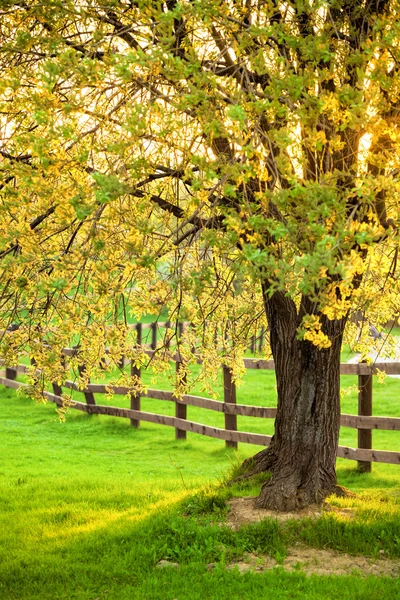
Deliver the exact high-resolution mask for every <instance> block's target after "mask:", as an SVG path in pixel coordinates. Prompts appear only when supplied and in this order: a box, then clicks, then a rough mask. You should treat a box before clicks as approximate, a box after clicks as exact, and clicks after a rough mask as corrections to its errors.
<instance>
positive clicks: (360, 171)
mask: <svg viewBox="0 0 400 600" xmlns="http://www.w3.org/2000/svg"><path fill="white" fill-rule="evenodd" d="M1 7H2V8H1V21H0V32H1V33H0V35H1V39H2V45H1V49H0V50H1V51H0V72H1V78H0V157H1V161H0V178H1V190H0V244H1V247H0V265H1V279H0V298H1V311H0V328H2V329H4V330H5V329H6V328H7V326H9V325H10V324H11V323H16V324H17V326H18V329H16V330H15V331H13V332H6V333H4V335H3V336H2V347H1V351H2V353H3V354H4V355H5V356H6V357H7V360H9V361H11V362H12V361H13V360H15V359H16V357H17V356H18V354H19V353H23V352H27V351H29V352H31V353H32V354H33V355H34V356H35V360H36V362H37V364H38V365H39V366H40V367H41V368H42V369H43V374H44V375H43V376H44V377H46V378H53V379H54V377H58V378H62V376H63V367H62V362H61V360H60V350H61V348H62V347H64V346H68V345H71V344H72V343H75V344H79V349H80V353H81V358H83V360H84V362H85V363H86V364H87V365H88V367H87V368H88V373H90V370H91V368H92V367H93V368H95V366H96V365H97V364H98V361H99V356H101V355H102V354H103V352H104V348H105V346H109V347H110V352H111V356H112V357H114V358H115V360H118V357H119V356H120V355H121V354H122V353H125V354H127V355H130V356H132V357H133V358H134V359H135V360H137V362H138V363H140V362H143V361H145V357H144V355H143V354H142V353H141V351H140V350H139V349H135V348H134V333H133V332H132V330H131V329H130V328H129V327H127V320H128V318H129V315H130V316H133V317H135V318H138V319H140V317H141V316H142V315H143V314H146V313H152V314H158V313H159V312H160V310H161V308H162V307H166V308H167V309H168V311H169V312H168V315H169V318H170V319H171V320H187V321H190V322H191V323H192V324H193V329H191V330H188V331H187V332H186V334H185V336H184V338H183V340H182V345H181V350H182V352H184V353H186V354H185V356H186V358H187V359H188V360H189V361H190V360H191V358H190V357H191V348H192V346H193V344H194V340H195V338H196V343H197V346H198V349H199V352H200V353H201V355H202V356H203V358H204V359H205V367H206V370H207V369H208V374H207V378H209V375H210V370H211V367H212V365H214V364H216V363H217V362H218V361H219V360H220V359H221V358H223V359H224V360H225V361H227V362H228V364H230V365H231V366H232V367H233V368H234V372H235V374H236V375H237V374H239V372H240V368H241V367H240V361H239V357H240V356H241V354H242V352H243V350H244V348H245V346H246V340H247V339H248V336H249V335H250V334H251V333H253V331H254V328H255V327H256V326H257V325H258V324H259V323H261V322H263V319H264V308H265V306H267V305H268V300H269V299H271V298H275V300H276V301H277V302H278V304H279V305H280V306H281V307H282V310H284V311H289V312H290V311H291V310H295V311H296V310H297V311H298V315H299V316H298V318H297V320H296V319H295V320H296V335H297V336H298V338H299V339H304V340H309V341H311V342H312V344H314V345H315V346H317V347H318V348H320V349H324V348H329V347H330V345H331V343H332V339H331V338H330V335H329V333H327V332H326V331H325V329H324V326H323V323H322V321H323V319H328V320H330V321H334V320H338V319H343V318H347V315H348V314H349V312H350V311H352V310H361V311H362V312H363V313H364V314H367V313H368V314H369V315H370V316H369V317H368V318H369V319H370V320H371V321H372V322H373V323H374V324H375V325H377V326H378V327H379V326H380V325H382V324H383V323H385V322H386V321H388V320H389V319H392V318H393V317H396V316H397V315H398V314H399V312H400V305H399V300H398V298H399V292H400V289H399V278H398V268H397V256H398V242H399V235H398V219H399V182H400V179H399V173H400V171H399V169H398V165H399V158H400V157H399V152H400V146H399V140H400V138H399V135H400V130H399V118H398V115H399V108H400V71H399V61H400V47H399V39H400V36H399V32H400V20H399V15H400V11H399V9H400V6H399V3H398V2H396V1H389V0H374V1H369V0H367V1H364V0H355V1H354V0H353V1H349V0H335V1H334V2H327V1H323V0H314V1H309V0H289V1H284V2H275V1H274V0H270V1H267V2H264V1H258V0H242V1H240V2H237V1H235V0H232V1H227V2H221V1H220V0H193V1H192V0H182V1H181V2H178V1H177V0H166V1H165V2H162V1H159V2H150V1H148V0H139V1H138V2H135V1H129V0H126V1H124V0H105V1H103V2H98V1H97V0H79V1H78V2H76V1H75V0H74V1H72V0H63V1H58V0H50V1H48V2H44V3H41V2H36V1H30V0H27V1H25V2H14V1H6V2H2V4H1ZM304 299H307V302H305V300H304ZM302 307H303V308H302ZM267 314H268V311H267ZM270 317H271V315H270ZM205 323H207V327H204V324H205ZM348 328H349V330H350V334H351V335H353V333H354V328H355V325H354V324H351V323H349V324H348ZM216 333H217V335H218V340H219V341H218V343H217V344H216V343H215V339H216V337H215V335H216ZM227 340H229V341H227ZM221 346H222V352H221V351H220V349H221ZM161 366H162V365H161V364H160V368H161Z"/></svg>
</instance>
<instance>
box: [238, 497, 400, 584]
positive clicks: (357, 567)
mask: <svg viewBox="0 0 400 600" xmlns="http://www.w3.org/2000/svg"><path fill="white" fill-rule="evenodd" d="M254 500H255V498H233V499H232V500H230V502H229V505H230V507H231V511H230V514H229V517H228V525H229V526H230V527H232V528H233V529H235V530H236V529H239V527H241V526H242V525H245V524H249V523H254V522H258V521H261V520H263V519H265V518H266V517H269V518H275V519H278V520H280V521H286V520H288V519H303V518H305V517H309V518H315V519H316V518H318V517H320V516H321V515H322V514H323V512H326V511H334V512H335V513H338V514H340V515H341V517H342V518H343V517H344V518H348V519H351V518H353V516H354V513H353V511H352V510H351V509H343V508H336V507H332V506H330V505H328V504H323V505H314V506H309V507H307V508H306V509H303V510H300V511H297V512H291V513H279V512H276V511H272V510H264V509H258V508H254ZM278 558H279V557H278ZM276 568H282V569H284V570H285V571H289V572H290V571H297V572H302V573H305V574H306V575H314V574H315V575H353V574H359V575H377V576H383V575H385V576H388V577H398V576H400V560H399V559H396V560H389V559H387V558H385V557H384V555H381V556H380V558H377V559H375V558H368V557H365V556H351V555H350V554H345V553H339V552H335V551H334V550H320V549H316V548H309V547H308V546H307V547H305V546H300V545H299V546H296V547H293V548H290V549H289V550H288V555H287V556H286V557H285V558H283V557H282V559H281V560H278V559H275V558H272V557H270V556H266V555H256V554H253V553H251V554H247V555H246V556H245V558H244V560H242V561H239V562H235V563H231V564H230V565H229V566H228V569H238V570H239V571H240V572H245V571H253V572H263V571H267V570H271V569H276Z"/></svg>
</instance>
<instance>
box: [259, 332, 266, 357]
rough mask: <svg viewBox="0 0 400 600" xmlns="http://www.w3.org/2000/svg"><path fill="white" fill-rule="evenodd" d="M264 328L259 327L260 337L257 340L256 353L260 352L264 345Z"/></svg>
mask: <svg viewBox="0 0 400 600" xmlns="http://www.w3.org/2000/svg"><path fill="white" fill-rule="evenodd" d="M264 335H265V327H261V331H260V335H259V338H258V351H259V352H261V351H262V349H263V345H264Z"/></svg>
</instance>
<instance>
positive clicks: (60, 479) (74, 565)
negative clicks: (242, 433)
mask: <svg viewBox="0 0 400 600" xmlns="http://www.w3.org/2000/svg"><path fill="white" fill-rule="evenodd" d="M146 377H150V376H149V375H146ZM160 383H161V384H160V385H159V387H165V386H164V385H162V382H160ZM354 383H356V379H355V378H352V377H346V378H343V385H344V386H345V387H346V386H349V385H352V384H354ZM165 385H167V382H165ZM399 386H400V382H399V381H398V380H396V379H388V380H386V383H385V384H384V385H378V384H375V390H374V392H375V395H374V401H375V404H374V408H375V413H376V414H382V415H383V414H387V415H394V416H395V415H397V416H399V413H400V410H399V408H398V406H399V405H398V401H397V397H398V392H399ZM221 389H222V387H221V382H219V385H218V387H217V388H216V391H217V392H221ZM199 391H200V390H197V392H199ZM0 394H1V395H0V403H1V419H0V449H1V457H2V460H1V464H0V485H1V493H0V503H1V511H0V599H1V600H3V599H4V600H8V599H10V600H16V599H18V600H33V599H34V600H39V599H40V600H47V599H48V600H50V599H51V600H58V599H79V600H97V599H101V600H120V599H121V600H125V599H128V598H129V599H144V600H145V599H149V600H152V599H158V598H159V599H160V600H161V599H162V600H168V599H170V600H173V599H174V598H177V599H179V600H186V599H190V600H192V599H194V600H195V599H199V600H200V599H201V600H202V599H204V598H210V599H211V598H216V599H220V598H221V599H225V598H226V599H229V600H233V599H243V600H247V599H252V598H254V599H257V600H258V599H260V598H266V599H267V598H268V599H269V598H271V597H273V598H274V599H278V600H280V599H284V598H299V599H300V598H301V599H303V598H304V599H307V600H308V599H317V598H321V599H324V600H325V599H332V600H333V599H334V598H337V597H338V596H341V597H342V598H343V599H346V600H347V599H349V600H353V599H354V600H364V599H366V600H369V599H375V598H376V599H378V598H379V599H380V598H390V599H392V598H400V584H399V581H398V580H397V579H390V578H386V577H375V576H370V577H367V578H365V577H362V576H360V575H348V576H336V577H334V576H312V577H306V576H305V575H304V574H303V573H302V572H300V571H299V572H294V573H287V572H285V571H284V570H283V569H275V570H273V571H268V572H264V573H250V572H247V573H244V574H241V573H239V572H238V571H235V570H233V571H232V570H227V569H226V565H227V564H229V563H230V562H232V561H233V560H237V559H239V558H240V557H242V556H243V555H244V554H245V553H246V552H253V553H261V554H269V555H271V556H284V555H285V553H286V552H287V551H288V548H289V547H291V546H293V545H294V544H296V543H302V544H307V545H308V546H310V547H315V548H318V547H320V548H334V549H337V550H341V551H346V552H348V553H350V554H360V553H363V554H365V555H367V556H372V557H379V556H380V555H381V554H382V552H384V553H385V556H387V557H391V558H396V557H400V491H399V481H400V471H399V467H398V466H395V465H374V466H373V473H372V474H371V475H360V474H358V473H356V471H355V463H353V462H351V461H344V460H341V461H339V463H338V474H339V480H340V483H342V484H343V485H345V486H346V487H349V488H350V489H352V490H353V491H354V492H356V493H357V497H356V498H348V499H344V500H338V499H336V500H334V501H332V502H333V503H334V504H336V505H338V506H342V507H351V509H352V510H353V511H354V513H355V517H354V519H352V520H348V521H346V520H343V519H342V518H341V517H340V515H335V514H333V513H327V514H324V515H323V516H322V517H321V518H320V519H318V521H315V522H311V521H309V520H307V519H306V520H302V521H300V522H297V523H294V522H291V523H289V524H286V525H283V524H282V525H278V524H277V522H276V521H274V520H266V521H265V522H264V523H262V524H258V525H254V526H248V527H244V528H243V529H241V530H240V531H239V532H236V533H235V532H232V531H231V530H230V529H228V528H227V527H225V526H224V525H223V524H222V525H218V524H217V522H218V521H219V520H222V522H223V518H224V514H225V512H224V510H223V507H224V505H225V501H226V498H227V495H228V494H234V495H247V494H249V495H254V494H256V493H257V489H258V488H257V487H255V486H253V487H249V488H245V489H239V488H234V489H233V490H232V489H230V490H227V489H226V488H224V487H223V486H221V482H223V481H224V480H225V479H226V477H227V473H228V472H229V470H230V469H232V467H233V466H234V465H237V463H238V462H239V461H240V460H242V459H243V458H245V457H247V456H250V455H251V454H252V453H254V452H255V451H257V449H258V448H257V446H250V445H244V444H241V445H240V448H239V451H238V452H235V451H232V450H227V449H225V446H224V442H221V441H219V440H213V439H210V438H203V437H201V436H198V435H195V434H188V440H187V441H186V442H184V441H183V442H177V441H175V439H174V430H173V429H172V428H168V427H163V426H157V425H152V424H146V423H143V424H142V427H141V428H140V429H139V430H135V429H133V428H131V427H130V426H129V423H128V421H127V420H125V419H117V418H112V417H106V416H104V417H101V416H100V417H98V416H92V417H91V416H87V415H84V414H80V413H78V412H71V413H70V414H69V415H68V416H67V421H66V422H65V423H61V422H60V421H59V420H58V419H57V415H56V413H55V409H54V405H50V404H47V405H36V404H34V403H33V402H32V401H31V400H29V399H26V398H24V397H22V396H20V395H17V394H16V393H15V392H13V391H11V390H6V389H4V388H3V389H2V391H1V392H0ZM116 400H117V398H116V397H115V398H112V399H107V398H105V399H104V401H105V402H109V403H113V404H116ZM118 400H119V402H120V403H121V405H123V403H124V402H125V400H124V399H123V398H119V399H118ZM238 401H239V402H242V403H247V404H264V405H269V406H273V405H274V403H276V393H275V382H274V374H273V373H272V372H267V371H263V372H257V371H248V373H247V375H246V378H245V381H244V383H243V385H242V386H241V387H240V389H239V391H238ZM142 404H143V409H144V410H156V409H157V410H158V409H160V408H163V409H164V411H165V412H166V413H170V414H172V412H173V410H174V406H173V404H172V403H168V402H161V401H154V400H147V399H143V401H142ZM343 412H356V393H355V392H352V393H351V394H349V395H345V396H344V398H343ZM188 417H189V418H190V419H193V420H198V421H201V422H204V423H212V424H215V425H218V424H220V425H222V419H223V416H222V415H219V414H218V413H210V412H207V411H204V410H201V409H196V408H193V407H188ZM219 421H220V423H219ZM239 427H240V429H247V430H251V431H259V432H266V431H272V422H271V423H269V424H268V425H267V424H266V423H265V422H261V420H259V419H250V418H242V419H239ZM354 439H355V436H354V434H353V433H351V430H347V431H346V430H343V434H342V440H341V441H342V442H343V443H346V444H350V443H352V440H354ZM375 441H376V443H375ZM398 442H399V436H398V432H374V446H376V448H379V449H381V448H382V449H385V448H388V449H392V450H396V449H397V450H398V449H399V447H400V445H399V443H398ZM204 490H205V491H204ZM188 506H189V507H192V509H191V511H189V512H191V515H190V516H187V513H188ZM193 507H194V510H193ZM211 509H214V512H212V513H208V512H207V511H209V510H211ZM215 510H216V511H217V512H215ZM161 559H169V560H173V561H176V562H178V563H179V565H180V567H179V568H177V569H174V568H166V569H159V568H157V567H156V564H157V562H158V561H159V560H161ZM209 563H214V564H215V568H214V569H213V570H209V569H208V568H207V565H208V564H209Z"/></svg>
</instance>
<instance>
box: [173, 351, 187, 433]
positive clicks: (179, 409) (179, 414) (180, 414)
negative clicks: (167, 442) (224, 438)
mask: <svg viewBox="0 0 400 600" xmlns="http://www.w3.org/2000/svg"><path fill="white" fill-rule="evenodd" d="M175 364H176V376H177V379H179V377H180V374H179V372H180V370H181V369H182V368H183V364H182V363H181V362H177V363H175ZM182 381H183V383H186V374H184V375H183V377H182ZM175 416H176V418H177V419H183V420H186V418H187V406H186V404H184V403H183V402H182V401H181V400H180V399H179V398H176V399H175ZM175 439H177V440H186V431H185V429H180V428H179V427H177V428H176V429H175Z"/></svg>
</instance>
